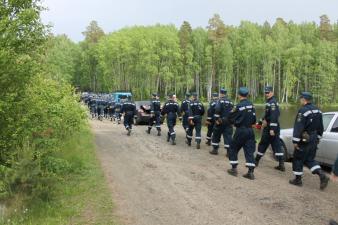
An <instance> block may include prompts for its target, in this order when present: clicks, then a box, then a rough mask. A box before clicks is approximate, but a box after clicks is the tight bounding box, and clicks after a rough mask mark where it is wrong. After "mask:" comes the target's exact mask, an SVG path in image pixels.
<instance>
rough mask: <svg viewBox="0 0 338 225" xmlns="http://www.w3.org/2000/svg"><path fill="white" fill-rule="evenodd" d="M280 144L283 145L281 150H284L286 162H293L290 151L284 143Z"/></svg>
mask: <svg viewBox="0 0 338 225" xmlns="http://www.w3.org/2000/svg"><path fill="white" fill-rule="evenodd" d="M280 143H281V148H282V150H283V153H284V159H285V162H291V158H290V155H289V153H288V149H287V148H286V145H285V143H284V141H283V140H280Z"/></svg>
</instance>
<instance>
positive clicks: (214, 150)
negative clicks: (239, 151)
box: [209, 148, 218, 155]
mask: <svg viewBox="0 0 338 225" xmlns="http://www.w3.org/2000/svg"><path fill="white" fill-rule="evenodd" d="M209 153H210V154H211V155H218V149H217V148H213V149H212V150H211V151H210V152H209Z"/></svg>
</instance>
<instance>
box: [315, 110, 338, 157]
mask: <svg viewBox="0 0 338 225" xmlns="http://www.w3.org/2000/svg"><path fill="white" fill-rule="evenodd" d="M335 117H336V115H335V113H324V114H323V125H324V133H323V138H322V140H321V142H320V143H319V145H318V150H317V154H316V160H317V161H318V162H320V163H327V162H326V161H327V159H326V155H327V151H326V149H327V144H328V140H327V137H328V135H329V131H330V129H331V126H332V123H333V121H334V119H335Z"/></svg>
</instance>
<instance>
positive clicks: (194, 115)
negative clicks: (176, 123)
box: [186, 93, 205, 149]
mask: <svg viewBox="0 0 338 225" xmlns="http://www.w3.org/2000/svg"><path fill="white" fill-rule="evenodd" d="M204 113H205V110H204V106H203V104H202V103H201V102H200V101H199V100H198V98H197V93H193V94H192V100H191V102H190V103H189V117H188V121H189V128H188V132H187V141H186V143H187V144H188V146H191V140H192V136H193V132H194V129H195V131H196V134H195V141H196V148H197V149H200V148H201V140H202V136H201V130H202V117H203V115H204Z"/></svg>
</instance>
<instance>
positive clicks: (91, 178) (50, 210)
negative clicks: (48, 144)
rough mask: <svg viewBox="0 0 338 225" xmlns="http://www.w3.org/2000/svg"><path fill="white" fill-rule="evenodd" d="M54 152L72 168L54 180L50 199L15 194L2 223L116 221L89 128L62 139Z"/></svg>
mask: <svg viewBox="0 0 338 225" xmlns="http://www.w3.org/2000/svg"><path fill="white" fill-rule="evenodd" d="M58 156H59V157H60V158H63V159H67V161H69V162H70V163H71V165H72V168H74V170H73V172H71V173H70V174H68V175H67V176H66V177H65V178H64V179H62V180H61V181H60V182H58V183H57V184H56V186H55V189H54V192H55V193H53V199H52V200H50V201H48V202H45V201H41V200H36V199H35V200H32V199H29V200H27V199H24V198H23V197H20V196H17V198H16V199H14V200H12V201H11V203H10V206H9V209H8V210H7V211H9V212H10V214H11V216H10V217H9V218H8V219H6V221H3V224H27V225H35V224H36V225H40V224H44V225H54V224H55V225H56V224H57V225H59V224H116V222H115V221H116V220H115V218H114V215H113V208H114V206H113V203H112V198H111V195H110V191H109V190H108V185H107V184H106V181H105V179H104V176H103V172H102V170H101V168H100V165H99V162H98V159H97V158H96V155H95V146H94V141H93V136H92V134H91V132H90V130H89V128H85V129H83V131H81V132H80V133H79V134H77V135H75V136H74V138H73V139H72V140H71V141H70V142H68V143H65V145H64V148H63V150H62V151H61V152H60V153H59V155H58ZM23 205H24V207H23Z"/></svg>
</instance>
